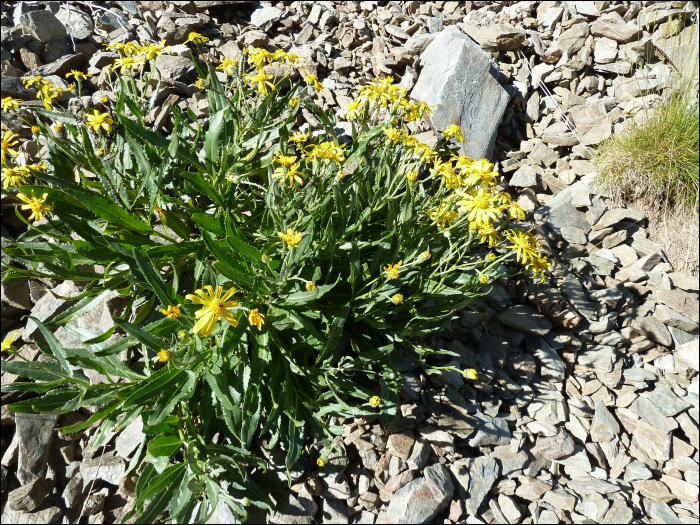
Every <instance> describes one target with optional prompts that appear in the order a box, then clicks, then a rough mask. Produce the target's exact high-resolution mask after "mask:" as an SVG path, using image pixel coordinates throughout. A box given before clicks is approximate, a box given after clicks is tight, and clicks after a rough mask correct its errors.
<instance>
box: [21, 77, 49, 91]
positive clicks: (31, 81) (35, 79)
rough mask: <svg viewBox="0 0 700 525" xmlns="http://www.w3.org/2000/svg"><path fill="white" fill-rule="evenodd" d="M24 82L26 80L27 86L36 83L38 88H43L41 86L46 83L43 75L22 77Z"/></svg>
mask: <svg viewBox="0 0 700 525" xmlns="http://www.w3.org/2000/svg"><path fill="white" fill-rule="evenodd" d="M22 82H24V87H25V88H30V87H32V86H33V85H35V84H36V87H37V89H41V86H42V85H43V84H44V77H42V76H41V75H36V76H33V77H25V78H24V79H22Z"/></svg>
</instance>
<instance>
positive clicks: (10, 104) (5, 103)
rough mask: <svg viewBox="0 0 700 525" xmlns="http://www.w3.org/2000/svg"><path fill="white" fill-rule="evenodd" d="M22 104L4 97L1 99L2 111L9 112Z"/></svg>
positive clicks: (17, 100)
mask: <svg viewBox="0 0 700 525" xmlns="http://www.w3.org/2000/svg"><path fill="white" fill-rule="evenodd" d="M22 104H23V102H22V101H21V100H20V99H18V98H12V97H5V98H3V99H2V105H1V107H2V110H3V111H10V110H11V109H17V108H18V107H19V106H21V105H22Z"/></svg>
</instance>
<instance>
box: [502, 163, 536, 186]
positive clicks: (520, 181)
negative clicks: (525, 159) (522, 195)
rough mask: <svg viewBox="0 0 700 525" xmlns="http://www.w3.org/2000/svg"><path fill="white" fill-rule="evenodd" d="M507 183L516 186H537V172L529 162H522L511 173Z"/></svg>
mask: <svg viewBox="0 0 700 525" xmlns="http://www.w3.org/2000/svg"><path fill="white" fill-rule="evenodd" d="M508 184H510V185H511V186H515V187H516V188H533V187H535V186H537V172H536V171H535V168H533V167H532V166H530V165H529V164H524V165H522V166H521V167H520V168H518V170H517V171H516V172H515V173H513V178H511V179H510V182H509V183H508Z"/></svg>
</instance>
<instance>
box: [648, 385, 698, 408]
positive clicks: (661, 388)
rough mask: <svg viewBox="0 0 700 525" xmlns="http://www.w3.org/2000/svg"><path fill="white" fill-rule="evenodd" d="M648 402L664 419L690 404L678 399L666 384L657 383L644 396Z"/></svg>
mask: <svg viewBox="0 0 700 525" xmlns="http://www.w3.org/2000/svg"><path fill="white" fill-rule="evenodd" d="M646 398H647V399H648V400H649V402H650V403H651V404H652V405H654V406H655V407H656V409H657V410H658V411H659V412H660V413H661V414H663V415H664V416H666V417H673V416H675V415H676V414H679V413H680V412H683V411H684V410H687V409H688V408H690V407H691V404H690V403H689V402H687V401H686V400H684V399H681V398H680V397H678V396H677V395H676V394H675V393H674V392H673V390H671V387H670V386H669V385H668V383H666V382H659V383H657V385H656V388H655V389H654V390H652V391H651V392H648V393H647V394H646Z"/></svg>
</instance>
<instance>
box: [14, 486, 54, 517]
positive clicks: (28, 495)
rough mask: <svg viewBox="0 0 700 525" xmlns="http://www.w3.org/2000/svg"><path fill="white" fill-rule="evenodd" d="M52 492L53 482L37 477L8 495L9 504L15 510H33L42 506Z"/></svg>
mask: <svg viewBox="0 0 700 525" xmlns="http://www.w3.org/2000/svg"><path fill="white" fill-rule="evenodd" d="M50 492H51V483H50V482H49V481H48V480H45V479H41V478H37V479H34V480H32V481H30V482H29V483H27V484H25V485H22V486H21V487H19V488H17V489H15V490H13V491H11V492H10V493H9V495H8V496H7V504H8V506H9V507H10V508H11V509H12V510H14V511H27V512H32V511H34V510H36V509H37V508H39V507H40V506H41V504H42V503H43V502H44V499H46V496H48V495H49V493H50Z"/></svg>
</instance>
